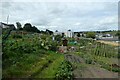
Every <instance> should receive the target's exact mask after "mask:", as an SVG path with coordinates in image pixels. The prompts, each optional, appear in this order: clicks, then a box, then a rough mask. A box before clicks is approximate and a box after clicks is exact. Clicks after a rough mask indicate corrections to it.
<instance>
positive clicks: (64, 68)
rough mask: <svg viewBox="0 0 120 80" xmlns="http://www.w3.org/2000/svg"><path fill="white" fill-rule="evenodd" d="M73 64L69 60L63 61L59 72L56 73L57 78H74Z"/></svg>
mask: <svg viewBox="0 0 120 80" xmlns="http://www.w3.org/2000/svg"><path fill="white" fill-rule="evenodd" d="M72 70H73V69H72V64H71V63H70V62H68V61H64V62H62V63H61V66H60V67H59V70H58V72H57V73H56V78H57V79H60V80H70V79H72V78H73V73H72Z"/></svg>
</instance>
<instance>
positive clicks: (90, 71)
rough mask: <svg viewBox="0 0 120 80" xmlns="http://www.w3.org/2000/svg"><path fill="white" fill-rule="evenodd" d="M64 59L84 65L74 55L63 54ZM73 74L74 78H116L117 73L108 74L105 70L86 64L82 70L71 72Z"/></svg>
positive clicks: (82, 61)
mask: <svg viewBox="0 0 120 80" xmlns="http://www.w3.org/2000/svg"><path fill="white" fill-rule="evenodd" d="M65 59H66V60H68V61H69V62H72V63H73V62H74V63H77V64H81V65H82V64H85V62H84V60H83V59H82V58H81V57H79V56H76V55H72V54H65ZM73 74H74V77H75V78H118V73H114V72H110V71H108V70H106V69H103V68H100V67H96V66H95V65H88V64H87V66H86V68H85V69H83V70H81V69H79V67H77V68H76V69H74V70H73Z"/></svg>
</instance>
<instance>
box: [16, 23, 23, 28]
mask: <svg viewBox="0 0 120 80" xmlns="http://www.w3.org/2000/svg"><path fill="white" fill-rule="evenodd" d="M16 26H17V29H18V30H22V25H21V23H20V22H16Z"/></svg>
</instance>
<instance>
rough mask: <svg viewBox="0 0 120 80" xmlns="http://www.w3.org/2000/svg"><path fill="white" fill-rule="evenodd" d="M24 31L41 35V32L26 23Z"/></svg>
mask: <svg viewBox="0 0 120 80" xmlns="http://www.w3.org/2000/svg"><path fill="white" fill-rule="evenodd" d="M23 30H25V31H28V32H37V33H40V31H39V30H38V29H37V28H36V27H35V26H33V27H32V25H31V24H30V23H26V24H25V25H24V27H23Z"/></svg>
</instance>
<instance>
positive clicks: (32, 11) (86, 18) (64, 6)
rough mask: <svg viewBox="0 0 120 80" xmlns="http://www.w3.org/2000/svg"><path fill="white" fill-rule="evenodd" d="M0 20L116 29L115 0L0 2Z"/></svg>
mask: <svg viewBox="0 0 120 80" xmlns="http://www.w3.org/2000/svg"><path fill="white" fill-rule="evenodd" d="M0 10H2V12H0V21H2V22H5V23H6V21H7V20H6V18H7V16H8V15H9V23H12V24H15V23H16V22H20V23H21V24H22V26H24V24H25V23H31V24H32V25H34V26H36V27H37V28H38V29H40V30H45V29H50V30H53V31H55V30H58V31H66V30H68V29H71V30H72V31H88V30H92V31H94V30H117V29H118V2H117V1H116V2H105V0H104V2H95V1H93V2H28V1H27V2H10V1H6V2H2V7H0Z"/></svg>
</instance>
